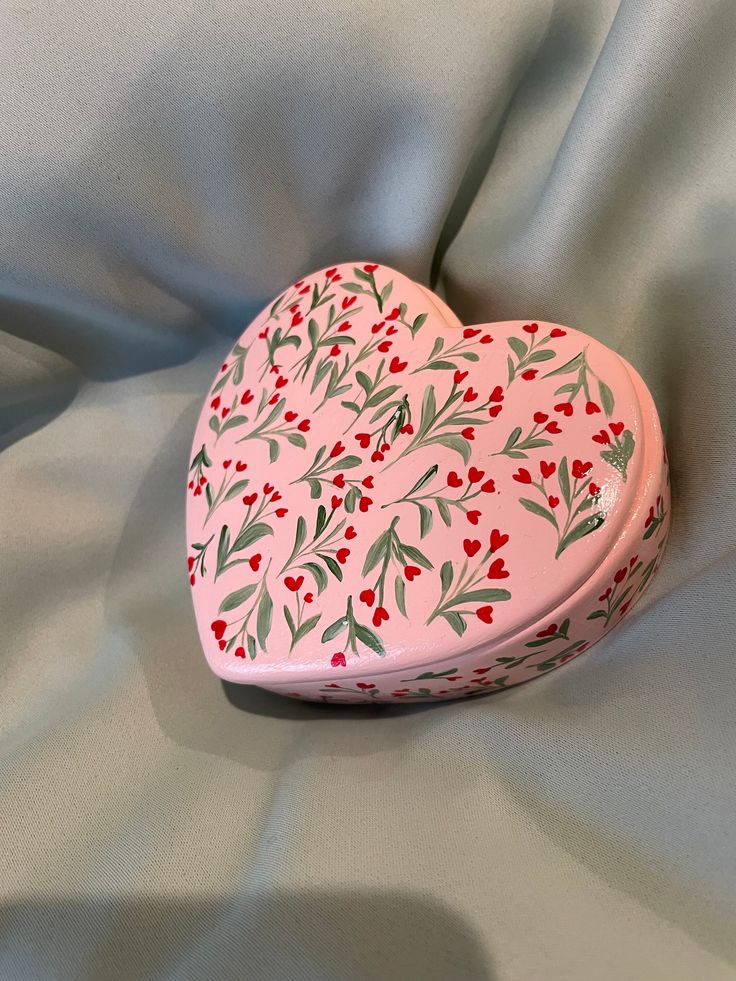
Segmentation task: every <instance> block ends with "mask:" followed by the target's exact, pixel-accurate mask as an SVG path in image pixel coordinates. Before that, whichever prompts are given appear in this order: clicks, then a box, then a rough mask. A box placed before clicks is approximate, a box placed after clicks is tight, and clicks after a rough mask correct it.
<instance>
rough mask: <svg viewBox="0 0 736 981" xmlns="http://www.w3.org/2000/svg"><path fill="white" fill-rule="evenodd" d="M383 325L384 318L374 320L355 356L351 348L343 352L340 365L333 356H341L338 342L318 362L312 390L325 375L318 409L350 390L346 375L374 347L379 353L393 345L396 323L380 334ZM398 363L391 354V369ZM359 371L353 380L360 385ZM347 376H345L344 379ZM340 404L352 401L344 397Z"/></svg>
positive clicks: (346, 327) (350, 386)
mask: <svg viewBox="0 0 736 981" xmlns="http://www.w3.org/2000/svg"><path fill="white" fill-rule="evenodd" d="M351 326H352V325H351V324H350V321H346V322H345V323H343V324H342V325H341V326H340V329H341V330H343V329H349V328H350V327H351ZM385 326H386V324H385V321H383V320H381V321H379V323H377V324H373V327H372V328H371V334H372V336H371V337H370V338H369V339H368V340H367V341H366V342H365V343H364V344H363V346H362V347H361V348H360V350H359V351H358V352H357V353H356V354H355V356H354V357H351V355H350V351H347V352H346V353H345V360H344V362H343V365H342V367H341V368H340V367H338V364H337V361H336V358H338V357H339V356H340V353H341V350H342V349H341V348H340V347H339V346H338V345H335V346H333V347H332V348H331V349H330V351H329V353H328V354H327V355H325V357H323V358H322V359H321V361H319V362H318V364H317V367H316V369H315V372H314V380H313V382H312V392H314V391H316V389H317V387H318V386H319V384H320V382H321V381H322V380H323V379H324V378H327V385H326V387H325V392H324V395H323V396H322V401H321V402H320V404H319V405H318V406H317V409H321V408H322V407H323V406H324V405H325V404H326V403H327V402H329V401H330V399H333V398H336V397H337V396H338V395H344V394H345V393H346V392H349V391H350V390H351V389H352V387H353V379H352V378H350V377H349V376H350V372H351V371H352V370H353V369H354V368H355V367H357V365H359V364H361V363H362V362H363V361H366V360H368V358H370V357H371V356H372V355H373V354H374V353H375V352H376V351H378V352H379V353H381V354H388V353H389V351H390V350H391V347H392V345H393V340H392V339H391V335H392V334H395V333H396V327H394V326H393V325H392V326H391V327H389V328H388V329H387V331H386V335H387V336H385V337H383V336H381V334H380V331H381V330H383V328H384V327H385ZM399 363H400V362H399V359H398V358H392V360H391V362H390V367H389V371H390V373H392V374H393V373H395V372H396V366H397V365H398V364H399ZM383 364H384V362H383V360H382V361H381V365H380V366H379V370H380V369H382V367H383ZM359 375H361V376H363V372H361V371H357V372H356V373H355V380H356V381H358V383H359V384H360V385H361V386H362V385H363V381H361V379H360V378H358V376H359ZM346 378H348V381H347V383H346V382H345V379H346ZM341 404H342V405H343V406H345V407H346V408H350V407H351V406H352V403H351V402H349V401H343V402H342V403H341ZM353 422H355V420H353ZM346 432H347V430H346Z"/></svg>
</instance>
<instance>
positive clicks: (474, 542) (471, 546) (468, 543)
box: [463, 538, 480, 559]
mask: <svg viewBox="0 0 736 981" xmlns="http://www.w3.org/2000/svg"><path fill="white" fill-rule="evenodd" d="M463 548H464V549H465V554H466V555H467V556H468V558H469V559H472V558H473V556H474V555H476V554H477V553H478V550H479V549H480V542H479V541H478V539H477V538H466V539H464V541H463Z"/></svg>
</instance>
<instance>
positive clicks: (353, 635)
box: [322, 596, 386, 667]
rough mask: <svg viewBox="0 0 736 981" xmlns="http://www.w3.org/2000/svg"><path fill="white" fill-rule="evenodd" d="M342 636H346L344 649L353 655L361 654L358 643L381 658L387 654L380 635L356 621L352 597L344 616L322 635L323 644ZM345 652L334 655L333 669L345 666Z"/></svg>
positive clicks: (349, 599) (349, 598)
mask: <svg viewBox="0 0 736 981" xmlns="http://www.w3.org/2000/svg"><path fill="white" fill-rule="evenodd" d="M342 634H345V642H344V644H343V647H344V649H345V650H350V651H352V652H353V654H358V653H359V651H358V642H360V643H361V644H364V645H365V646H366V647H368V648H370V650H372V651H373V652H374V653H375V654H378V655H379V656H380V657H383V655H384V654H385V653H386V652H385V650H384V647H383V642H382V641H381V638H380V637H379V636H378V634H377V633H375V632H374V631H373V630H371V628H370V627H367V626H366V625H365V624H364V623H359V622H358V620H356V618H355V611H354V609H353V597H352V596H348V601H347V606H346V608H345V613H344V615H343V616H341V617H338V618H337V620H335V622H334V623H331V624H330V625H329V627H327V629H326V630H325V631H324V633H323V634H322V643H323V644H328V643H329V642H330V641H331V640H334V639H335V638H336V637H339V636H341V635H342ZM345 650H343V651H338V652H337V653H336V654H333V655H332V660H331V662H330V663H331V664H332V666H333V667H338V666H344V665H345Z"/></svg>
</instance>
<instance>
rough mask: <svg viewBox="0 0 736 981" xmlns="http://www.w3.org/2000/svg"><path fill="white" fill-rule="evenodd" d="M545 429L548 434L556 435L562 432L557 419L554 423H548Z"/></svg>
mask: <svg viewBox="0 0 736 981" xmlns="http://www.w3.org/2000/svg"><path fill="white" fill-rule="evenodd" d="M544 429H545V432H548V433H555V434H556V433H561V432H562V430H561V429H560V425H559V423H558V422H557V421H556V420H555V419H553V420H552V422H548V423H547V425H546V426H545V427H544Z"/></svg>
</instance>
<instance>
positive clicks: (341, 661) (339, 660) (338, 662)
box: [330, 651, 346, 668]
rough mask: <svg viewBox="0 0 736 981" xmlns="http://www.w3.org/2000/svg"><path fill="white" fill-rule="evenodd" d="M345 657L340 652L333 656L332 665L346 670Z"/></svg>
mask: <svg viewBox="0 0 736 981" xmlns="http://www.w3.org/2000/svg"><path fill="white" fill-rule="evenodd" d="M345 663H346V662H345V655H344V654H343V652H342V651H338V653H337V654H333V655H332V659H331V661H330V664H331V665H332V667H333V668H344V667H345Z"/></svg>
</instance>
